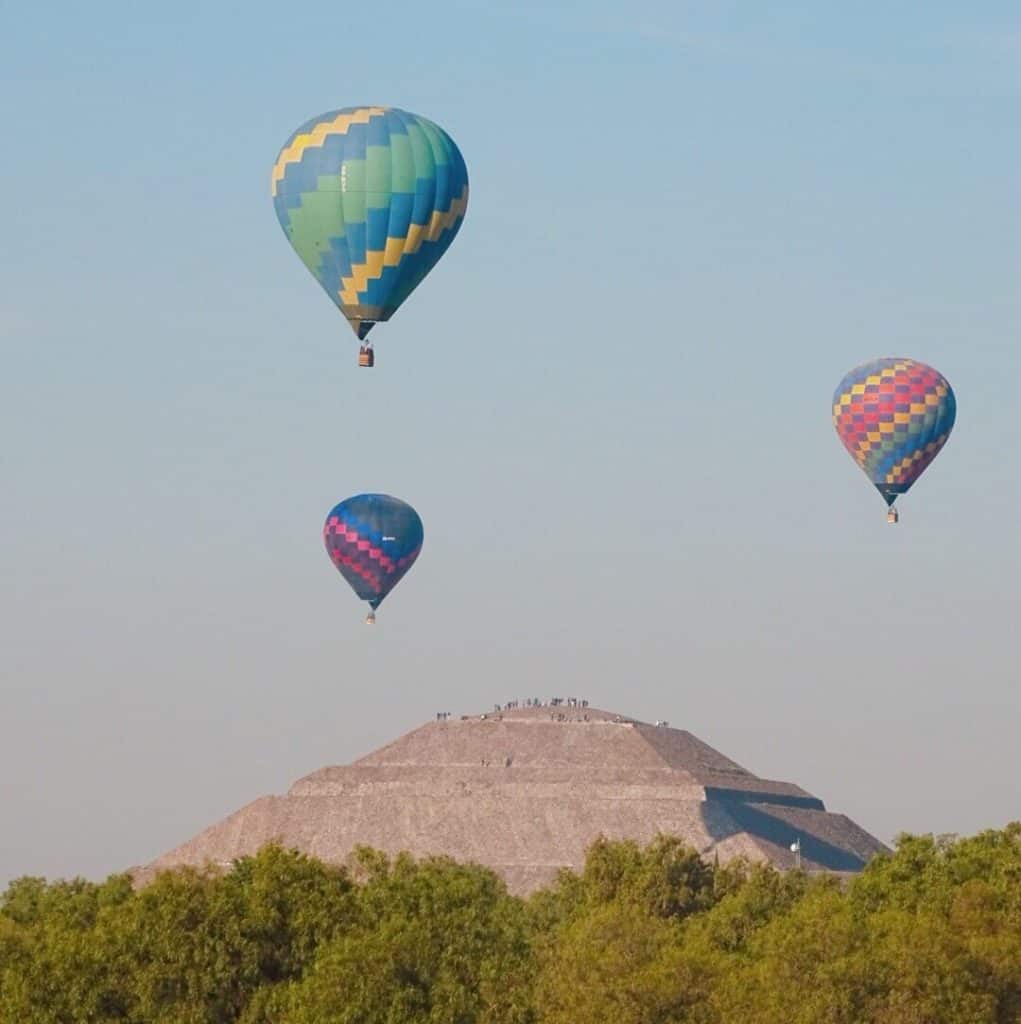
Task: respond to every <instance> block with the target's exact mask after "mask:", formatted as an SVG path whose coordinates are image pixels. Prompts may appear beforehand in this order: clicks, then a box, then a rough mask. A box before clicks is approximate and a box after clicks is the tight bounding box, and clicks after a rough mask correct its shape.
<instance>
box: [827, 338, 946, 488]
mask: <svg viewBox="0 0 1021 1024" xmlns="http://www.w3.org/2000/svg"><path fill="white" fill-rule="evenodd" d="M956 416H957V402H956V399H955V398H954V392H953V389H952V388H951V387H950V384H949V382H948V381H947V379H946V378H945V377H944V376H943V375H942V374H940V373H939V371H938V370H934V369H933V368H932V367H931V366H926V365H925V363H919V362H917V361H916V360H914V359H900V358H892V357H888V358H884V359H875V360H873V361H872V362H870V363H863V364H862V365H861V366H859V367H856V368H855V369H853V370H852V371H851V372H850V373H849V374H847V376H846V377H844V379H843V380H842V381H841V382H840V383H839V384H838V385H837V390H836V392H835V393H834V395H833V425H834V426H835V427H836V428H837V435H838V436H839V437H840V440H841V441H842V442H843V444H844V447H845V448H846V449H847V450H848V451H849V452H850V453H851V458H853V459H854V461H855V462H857V463H858V465H859V466H861V468H862V469H863V470H864V472H865V475H866V476H867V477H868V478H869V480H871V481H872V483H873V484H874V485H875V487H876V489H877V490H878V491H879V493H880V494H881V495H882V496H883V498H885V499H886V503H887V505H892V504H893V503H894V501H896V500H897V496H898V495H899V494H904V493H905V492H906V491H907V490H908V489H909V488H910V487H911V485H912V484H913V483H914V482H915V481H916V480H917V479H918V478H919V477H920V476H921V475H922V473H923V472H924V470H925V468H926V467H927V466H928V465H929V463H930V462H932V460H933V459H934V458H935V457H936V456H937V455H938V454H939V451H940V449H941V448H942V447H943V445H945V444H946V443H947V438H948V437H950V431H951V430H952V429H953V426H954V419H955V418H956Z"/></svg>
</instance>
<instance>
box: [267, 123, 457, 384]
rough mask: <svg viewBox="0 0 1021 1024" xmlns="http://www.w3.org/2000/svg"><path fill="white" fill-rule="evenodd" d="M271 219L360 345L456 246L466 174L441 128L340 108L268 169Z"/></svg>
mask: <svg viewBox="0 0 1021 1024" xmlns="http://www.w3.org/2000/svg"><path fill="white" fill-rule="evenodd" d="M271 187H272V192H273V204H274V206H275V208H276V214H277V218H278V219H279V221H280V225H281V227H282V228H283V229H284V234H286V235H287V240H288V241H289V242H290V243H291V245H292V246H294V251H295V252H296V253H297V254H298V256H299V257H300V258H301V261H302V262H303V263H304V264H305V266H306V267H308V269H309V270H310V271H311V272H312V276H313V277H315V279H316V280H317V281H318V282H319V283H320V284H321V285H322V286H323V288H324V289H325V290H326V294H327V295H329V296H330V298H331V299H332V300H333V302H334V303H335V304H336V305H337V307H338V308H339V309H340V311H341V313H343V314H344V316H345V317H347V320H348V323H350V324H351V327H352V329H353V330H354V332H355V334H356V335H357V336H358V339H359V341H361V342H362V343H363V344H362V347H361V351H360V352H359V359H358V364H359V366H372V365H373V363H374V355H373V351H372V347H371V344H370V343H368V342H366V340H365V338H366V335H367V334H368V333H369V331H370V330H371V329H372V327H373V326H374V325H375V324H376V323H378V322H379V321H381V320H389V319H390V317H391V316H393V314H394V313H395V312H396V311H397V308H398V307H399V306H400V305H401V303H402V302H404V300H405V299H406V298H407V297H408V296H409V295H410V294H411V293H412V292H413V291H414V290H415V288H416V287H417V286H418V285H419V283H420V282H421V281H422V278H424V277H425V275H426V274H428V273H429V271H430V270H432V268H433V267H434V266H435V264H436V261H437V260H438V259H439V258H440V257H441V256H442V255H443V254H444V253H445V252H446V251H447V247H448V246H449V245H450V243H451V242H452V241H453V240H454V236H455V235H456V234H457V232H458V229H459V228H460V227H461V222H462V221H463V220H464V214H465V210H466V209H467V206H468V171H467V169H466V167H465V164H464V158H463V157H462V156H461V153H460V150H458V148H457V146H456V145H454V141H453V139H451V138H450V136H449V135H447V133H446V132H445V131H444V130H443V129H442V128H440V127H439V126H438V125H435V124H433V122H432V121H427V120H426V119H425V118H424V117H419V116H418V115H417V114H409V113H408V112H407V111H405V110H398V109H396V108H395V107H345V108H344V109H343V110H332V111H330V112H329V113H327V114H321V115H320V116H319V117H314V118H312V120H311V121H306V122H305V124H303V125H302V126H301V127H300V128H299V129H298V130H297V131H296V132H294V134H293V135H291V137H290V138H289V139H288V140H287V142H286V143H285V144H284V146H283V148H282V149H281V150H280V154H279V155H278V156H277V160H276V163H275V164H274V165H273V175H272V182H271Z"/></svg>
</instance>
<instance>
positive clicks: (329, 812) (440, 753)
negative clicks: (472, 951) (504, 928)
mask: <svg viewBox="0 0 1021 1024" xmlns="http://www.w3.org/2000/svg"><path fill="white" fill-rule="evenodd" d="M661 832H663V833H668V834H673V835H677V836H680V837H681V838H682V839H683V840H684V841H685V842H686V843H688V844H689V845H690V846H693V847H695V848H696V849H697V850H698V851H699V852H700V853H701V854H702V855H703V856H705V857H709V858H713V857H717V856H718V857H719V859H720V861H721V862H725V861H727V860H730V859H732V858H734V857H739V856H740V857H745V858H747V859H749V860H752V861H768V862H770V863H772V864H774V865H776V866H777V867H780V868H790V867H793V866H795V857H796V854H795V853H794V852H792V850H791V846H792V844H796V843H797V844H800V857H801V863H802V866H803V867H805V868H806V869H808V870H820V871H833V872H854V871H859V870H860V869H861V868H862V867H864V865H865V864H866V862H867V861H868V860H869V858H870V857H872V856H873V855H874V854H876V853H877V852H880V851H883V850H885V849H886V848H885V847H884V846H883V844H882V843H880V842H879V841H878V840H877V839H875V838H874V837H873V836H871V835H869V834H868V833H867V832H865V831H864V830H863V829H861V828H859V827H858V826H857V825H856V824H855V823H854V822H853V821H851V820H850V819H849V818H847V817H845V816H844V815H842V814H832V813H830V812H828V811H827V810H826V808H825V806H824V805H823V802H822V801H821V800H820V799H818V797H815V796H812V795H811V794H810V793H807V792H805V790H803V789H801V788H800V787H798V786H795V785H793V784H792V783H789V782H773V781H770V780H767V779H760V778H758V777H757V776H755V775H753V774H752V773H751V772H749V771H747V770H746V769H744V768H742V767H741V766H740V765H739V764H736V763H735V762H734V761H731V760H730V759H729V758H727V757H725V756H724V755H723V754H721V753H719V752H718V751H716V750H714V749H713V748H712V747H710V746H708V745H707V744H706V743H703V742H702V741H701V740H700V739H698V738H697V737H696V736H693V735H692V734H691V733H689V732H686V731H684V730H683V729H673V728H670V726H669V725H667V724H666V723H665V722H661V723H655V724H649V723H646V722H639V721H636V720H634V719H631V718H627V717H624V716H623V715H618V714H614V713H612V712H607V711H599V710H597V709H595V708H590V707H588V706H587V703H586V702H583V701H580V700H575V699H573V698H569V699H558V698H554V699H553V700H550V701H547V702H544V703H542V704H538V705H534V706H533V705H531V704H530V705H529V706H521V705H519V704H518V703H517V702H512V703H511V704H508V705H506V706H504V707H498V708H497V709H496V710H494V711H492V712H489V713H487V714H479V715H463V716H460V717H455V716H449V715H437V719H436V721H432V722H428V723H427V724H425V725H422V726H420V727H419V728H417V729H414V730H413V731H411V732H409V733H407V734H406V735H404V736H401V737H400V738H399V739H397V740H395V741H393V742H392V743H389V744H387V745H386V746H384V747H381V748H380V749H379V750H376V751H374V752H373V753H371V754H368V755H366V756H365V757H362V758H360V759H359V760H357V761H354V762H353V763H352V764H349V765H342V766H332V767H326V768H321V769H319V770H318V771H315V772H313V773H312V774H311V775H306V776H305V777H304V778H301V779H298V781H297V782H295V783H294V784H293V785H292V786H291V788H290V789H289V790H288V792H287V794H286V795H285V796H263V797H260V798H259V799H258V800H255V801H253V802H252V803H250V804H248V805H247V806H245V807H242V808H241V809H240V810H239V811H236V812H235V813H234V814H231V815H230V816H229V817H227V818H225V819H224V820H223V821H221V822H219V823H218V824H216V825H212V826H211V827H209V828H207V829H206V830H205V831H204V832H201V833H200V834H199V835H197V836H196V837H195V838H194V839H191V840H189V841H188V842H186V843H184V844H183V845H182V846H179V847H177V848H176V849H174V850H171V851H170V852H168V853H165V854H164V855H163V856H161V857H159V858H157V859H156V860H155V861H153V862H152V863H151V864H149V865H147V866H146V867H144V868H142V869H139V870H138V871H137V872H136V878H137V880H138V881H139V882H140V883H144V882H145V881H146V880H147V879H149V878H151V877H152V876H153V875H154V874H155V873H156V872H157V871H160V870H162V869H166V868H171V867H175V866H178V865H186V864H187V865H193V866H200V865H204V864H210V863H212V864H214V865H218V866H223V867H226V866H229V865H230V863H231V862H232V861H233V860H234V859H235V858H237V857H241V856H244V855H247V854H252V853H255V852H256V851H257V850H258V849H259V848H260V847H262V846H263V845H265V844H266V843H268V842H271V841H277V842H280V843H282V844H283V845H285V846H287V847H292V848H296V849H298V850H301V851H303V852H304V853H307V854H310V855H312V856H315V857H318V858H320V859H321V860H324V861H327V862H331V863H343V862H345V861H346V860H347V858H348V856H349V854H350V853H351V851H352V849H353V848H354V847H356V846H360V845H362V846H371V847H374V848H376V849H379V850H383V851H386V852H387V853H391V854H395V853H398V852H400V851H402V850H406V851H408V852H410V853H412V854H414V855H416V856H426V855H430V854H445V855H447V856H450V857H453V858H455V859H456V860H459V861H473V862H475V863H478V864H483V865H486V866H488V867H490V868H492V869H493V870H494V871H496V872H497V873H499V874H500V875H501V876H503V878H504V879H505V880H506V882H507V885H508V887H509V888H510V890H511V891H512V892H515V893H519V894H527V893H529V892H532V891H533V890H535V889H537V888H539V887H541V886H543V885H545V884H547V883H549V882H550V881H552V880H553V878H554V877H555V876H556V873H557V871H558V870H559V869H560V868H573V869H578V868H580V867H581V865H582V864H583V862H584V857H585V851H586V849H587V848H588V847H589V846H590V845H591V843H592V842H593V841H594V840H595V839H597V838H598V837H599V836H605V837H606V838H609V839H634V840H637V841H638V842H640V843H643V844H644V843H647V842H649V841H650V840H652V839H653V838H654V837H655V836H656V835H657V834H658V833H661Z"/></svg>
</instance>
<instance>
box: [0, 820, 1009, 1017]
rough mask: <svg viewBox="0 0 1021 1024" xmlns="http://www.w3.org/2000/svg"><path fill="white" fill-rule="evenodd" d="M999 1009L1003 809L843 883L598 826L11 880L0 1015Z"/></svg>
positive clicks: (1002, 1013)
mask: <svg viewBox="0 0 1021 1024" xmlns="http://www.w3.org/2000/svg"><path fill="white" fill-rule="evenodd" d="M603 1021H607V1022H611V1024H682V1022H684V1024H773V1022H776V1021H784V1022H785V1024H786V1022H789V1024H858V1022H865V1021H867V1022H870V1024H872V1022H875V1024H928V1022H940V1024H1018V1022H1019V1021H1021V824H1013V825H1010V826H1008V827H1007V828H1005V829H1003V830H1000V831H990V832H983V833H981V834H979V835H977V836H973V837H971V838H967V839H956V838H953V837H939V838H933V837H931V836H903V837H901V838H900V840H899V841H898V844H897V848H896V850H895V851H894V852H893V853H891V854H889V855H887V856H883V857H879V858H877V859H876V860H874V861H873V862H872V863H871V864H870V865H869V867H868V868H867V869H866V870H865V871H864V872H863V873H862V874H861V875H860V876H858V877H857V878H855V879H854V880H853V881H850V882H846V881H841V880H837V879H834V878H832V877H830V876H811V877H810V876H808V875H805V874H803V873H800V872H790V873H786V874H785V873H781V872H778V871H776V870H774V869H773V868H771V867H768V866H763V865H752V864H747V863H735V864H731V865H729V866H726V867H720V866H718V865H712V864H708V863H706V862H704V861H703V860H702V859H701V858H700V857H699V856H698V855H697V854H696V853H695V851H693V850H690V849H687V848H685V847H684V846H683V845H682V844H680V843H678V842H677V841H676V840H675V839H672V838H669V837H662V836H661V837H659V838H657V839H656V840H654V841H653V842H652V843H651V844H649V845H648V846H647V847H645V848H644V849H642V848H640V847H639V846H637V845H636V844H634V843H631V842H611V841H608V840H600V841H599V842H597V843H595V844H594V845H593V847H592V848H591V850H590V851H589V853H588V856H587V859H586V862H585V865H584V868H583V869H582V870H581V871H580V872H579V873H578V874H572V873H570V872H563V873H562V874H561V876H560V877H559V878H558V880H557V882H556V883H555V884H554V885H553V886H551V887H550V888H549V889H547V890H545V891H543V892H540V893H537V894H536V895H535V896H533V897H532V898H531V899H529V900H527V901H525V900H521V899H517V898H515V897H512V896H510V895H509V894H508V893H507V891H506V889H505V887H504V885H503V883H502V881H501V880H500V879H499V878H498V877H497V876H496V875H495V874H494V873H493V872H491V871H489V870H487V869H485V868H481V867H477V866H473V865H460V864H455V863H454V862H452V861H450V860H447V859H444V858H430V859H427V860H422V861H415V860H413V859H412V858H411V857H408V856H405V855H401V856H398V857H395V858H389V857H387V856H385V855H384V854H382V853H379V852H378V851H372V850H360V851H357V852H356V854H355V856H354V857H353V858H352V860H351V864H350V868H349V870H344V869H340V868H334V867H329V866H327V865H324V864H321V863H319V862H318V861H315V860H313V859H311V858H308V857H305V856H303V855H301V854H298V853H295V852H293V851H288V850H284V849H282V848H280V847H279V846H269V847H267V848H265V849H264V850H262V851H261V852H260V853H259V854H258V855H256V856H254V857H246V858H243V859H242V860H239V861H237V862H236V863H235V864H234V865H233V867H232V868H231V870H229V871H227V872H224V873H216V872H212V871H195V870H186V869H182V870H177V871H172V872H166V873H164V874H162V875H159V876H158V877H157V878H156V879H154V880H153V881H152V882H151V883H150V884H148V885H147V886H145V887H144V888H142V889H139V890H136V889H134V888H133V886H132V884H131V880H130V879H129V878H128V877H127V876H124V875H115V876H112V877H111V878H110V879H108V880H107V881H106V882H103V883H101V884H95V883H91V882H86V881H83V880H81V879H74V880H71V881H61V882H53V883H47V882H46V881H44V880H43V879H39V878H23V879H19V880H18V881H16V882H13V883H12V884H11V885H10V886H9V888H8V889H7V891H6V892H5V893H3V894H2V895H0V1024H596V1022H600V1024H601V1022H603Z"/></svg>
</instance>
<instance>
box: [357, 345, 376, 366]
mask: <svg viewBox="0 0 1021 1024" xmlns="http://www.w3.org/2000/svg"><path fill="white" fill-rule="evenodd" d="M358 365H359V366H370V367H371V366H375V365H376V353H375V352H374V351H373V350H372V347H371V346H370V345H362V347H361V348H360V349H359V350H358Z"/></svg>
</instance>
